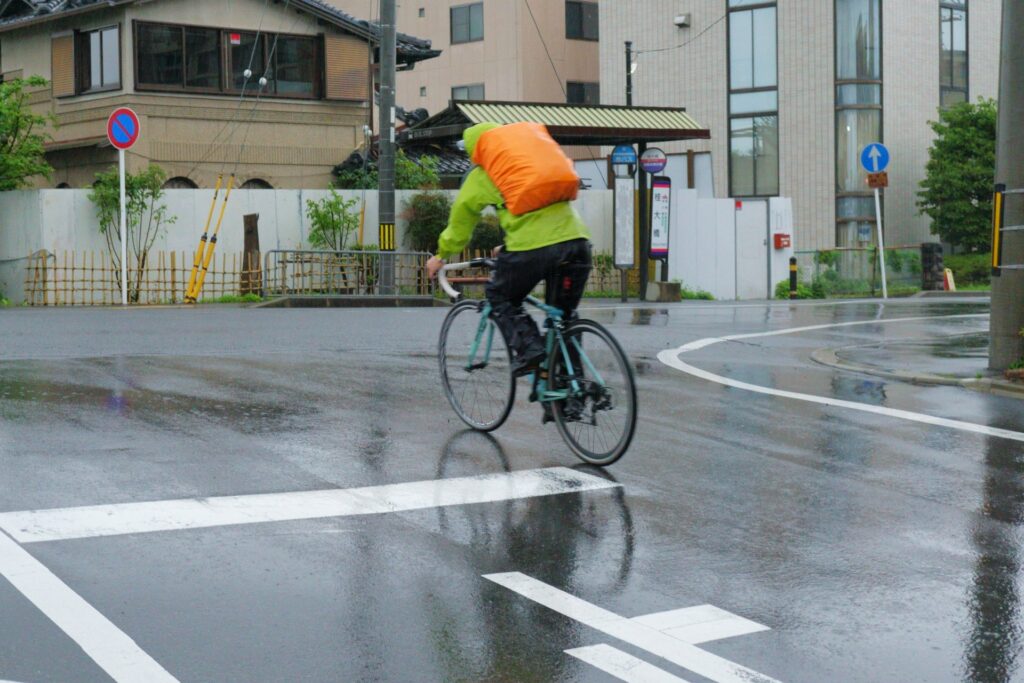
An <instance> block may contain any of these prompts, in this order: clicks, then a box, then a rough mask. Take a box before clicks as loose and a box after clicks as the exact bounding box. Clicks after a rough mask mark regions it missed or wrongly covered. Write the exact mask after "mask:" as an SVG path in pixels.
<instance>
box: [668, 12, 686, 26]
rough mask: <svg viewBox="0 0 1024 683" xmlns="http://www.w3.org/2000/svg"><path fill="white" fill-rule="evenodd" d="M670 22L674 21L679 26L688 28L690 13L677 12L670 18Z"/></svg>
mask: <svg viewBox="0 0 1024 683" xmlns="http://www.w3.org/2000/svg"><path fill="white" fill-rule="evenodd" d="M672 23H674V24H675V25H676V26H678V27H679V28H689V27H690V13H689V12H686V13H684V14H677V15H676V18H675V19H673V20H672Z"/></svg>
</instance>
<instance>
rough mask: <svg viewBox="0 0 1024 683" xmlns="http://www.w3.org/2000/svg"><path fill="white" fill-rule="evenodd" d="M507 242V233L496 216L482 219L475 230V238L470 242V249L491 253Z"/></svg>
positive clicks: (482, 217)
mask: <svg viewBox="0 0 1024 683" xmlns="http://www.w3.org/2000/svg"><path fill="white" fill-rule="evenodd" d="M504 241H505V232H504V231H503V230H502V229H501V223H500V222H498V217H497V216H495V215H494V214H488V215H486V216H481V217H480V222H479V223H477V224H476V228H474V229H473V238H472V239H470V240H469V248H470V249H476V250H481V251H490V250H491V249H494V247H496V246H498V245H499V244H501V243H502V242H504Z"/></svg>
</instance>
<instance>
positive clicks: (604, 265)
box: [591, 252, 615, 275]
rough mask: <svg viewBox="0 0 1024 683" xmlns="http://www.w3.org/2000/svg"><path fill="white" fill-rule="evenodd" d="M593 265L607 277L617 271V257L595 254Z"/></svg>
mask: <svg viewBox="0 0 1024 683" xmlns="http://www.w3.org/2000/svg"><path fill="white" fill-rule="evenodd" d="M591 263H592V267H593V269H594V270H595V271H597V272H598V273H601V274H603V275H607V274H608V273H610V272H612V271H613V270H615V257H614V256H613V255H612V254H608V253H606V252H600V253H597V254H594V255H593V256H592V257H591Z"/></svg>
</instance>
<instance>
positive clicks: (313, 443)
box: [0, 301, 1024, 683]
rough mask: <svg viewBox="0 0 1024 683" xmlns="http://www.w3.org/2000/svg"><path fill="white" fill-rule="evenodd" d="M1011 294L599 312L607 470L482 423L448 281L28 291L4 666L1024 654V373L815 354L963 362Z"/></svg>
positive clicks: (396, 673)
mask: <svg viewBox="0 0 1024 683" xmlns="http://www.w3.org/2000/svg"><path fill="white" fill-rule="evenodd" d="M986 311H987V304H986V303H984V302H971V301H966V302H957V303H946V302H939V303H931V302H891V303H888V304H886V305H884V306H883V305H880V304H877V303H864V302H852V303H841V304H826V305H795V306H790V305H788V304H781V305H760V304H744V305H727V304H699V305H678V306H677V305H671V306H656V307H649V306H632V305H627V306H618V305H615V306H592V307H590V308H589V309H588V310H586V311H584V315H586V316H588V317H592V318H595V319H597V320H598V321H600V322H602V323H603V324H606V325H607V326H608V327H609V328H610V329H611V330H612V331H613V332H614V334H615V335H616V336H617V337H618V338H619V340H620V341H621V342H622V344H623V346H624V347H625V348H626V349H627V350H628V352H629V354H630V356H631V357H632V359H633V361H634V363H635V365H636V368H637V377H638V383H639V388H640V406H639V407H640V424H639V430H638V435H637V439H636V441H635V443H634V445H633V447H632V449H631V451H630V452H629V453H628V454H627V455H626V457H625V458H624V459H623V460H622V461H621V462H620V463H619V464H617V465H616V466H614V467H612V468H610V469H609V470H608V471H600V470H596V469H594V468H590V467H586V466H583V465H580V464H577V463H576V462H574V460H573V459H572V457H571V455H570V454H569V453H568V452H567V451H566V450H565V447H564V446H563V445H562V443H561V440H560V439H559V438H558V436H557V433H556V432H555V430H554V427H553V426H551V425H547V426H542V425H541V420H540V411H539V410H538V409H537V407H536V406H533V405H530V404H528V403H526V402H525V401H520V402H519V403H517V405H516V408H515V410H514V411H513V414H512V416H511V418H510V420H509V422H508V424H506V425H505V426H504V427H502V428H501V429H500V430H499V431H498V432H496V433H495V434H494V435H493V436H489V435H484V434H479V433H475V432H469V431H465V430H464V429H463V428H462V424H461V422H460V421H459V420H458V419H457V418H456V417H455V416H454V415H453V414H452V413H451V410H450V408H449V407H448V405H447V403H446V402H445V401H444V398H443V396H442V394H441V392H440V388H439V385H438V378H437V370H436V358H435V356H434V353H433V348H434V344H435V342H436V334H437V331H438V329H439V327H440V322H441V319H442V317H443V315H444V311H443V310H422V309H421V310H391V311H371V310H351V311H346V310H340V309H334V310H325V311H319V310H317V311H303V310H276V311H271V310H243V309H217V310H215V309H205V310H204V309H200V310H195V311H179V310H167V311H137V312H134V311H133V312H128V313H127V314H125V312H115V311H107V310H96V311H60V310H58V311H36V310H10V311H3V312H0V340H2V344H0V473H2V482H3V484H2V485H0V529H3V531H0V534H2V537H0V541H3V542H4V543H2V544H0V574H3V576H4V577H5V578H0V613H2V614H3V615H4V618H3V619H0V679H3V680H14V681H23V682H25V683H35V682H37V681H69V680H74V681H85V682H91V681H109V680H111V678H113V679H114V680H143V678H140V677H139V676H135V677H134V678H133V675H132V674H131V673H130V669H131V665H132V663H133V662H135V663H138V662H139V661H142V658H143V657H145V658H150V659H151V661H152V662H155V663H156V665H157V666H158V667H159V668H160V669H162V670H163V671H165V672H166V673H167V675H168V676H169V677H171V678H170V680H178V681H211V680H245V681H279V680H304V681H340V680H344V681H381V680H387V681H391V680H402V681H406V680H416V681H421V680H422V681H456V680H465V681H608V680H613V679H614V678H615V677H619V678H621V679H622V680H629V679H628V678H623V677H624V676H627V675H639V674H638V673H637V672H644V673H645V674H647V675H649V676H650V677H652V679H656V680H684V681H698V680H712V681H724V680H734V679H735V677H737V676H741V675H746V674H742V672H744V671H749V672H751V674H750V675H754V673H755V672H756V675H758V676H762V677H764V678H765V679H771V680H778V681H787V682H798V681H806V682H808V683H810V682H818V681H824V680H829V681H863V682H869V681H870V682H874V681H880V680H886V681H889V680H892V681H909V680H927V681H963V680H970V681H997V682H1002V681H1015V680H1021V679H1022V672H1021V667H1020V652H1021V647H1022V623H1024V622H1022V617H1021V614H1020V586H1019V581H1020V575H1021V572H1020V563H1021V558H1022V552H1021V543H1022V541H1024V538H1022V522H1024V472H1022V466H1024V465H1022V463H1024V444H1022V443H1020V442H1019V441H1015V440H1013V439H1009V438H1004V434H1003V432H1004V431H1005V432H1013V433H1018V432H1020V431H1022V428H1024V402H1021V401H1019V400H1017V399H1012V398H1005V397H999V396H994V395H988V394H982V393H977V392H971V391H967V390H964V389H962V388H960V387H952V386H934V387H918V386H913V385H910V384H905V383H902V382H898V381H894V380H887V379H882V378H880V377H877V376H874V375H868V374H860V373H850V372H844V371H840V370H836V369H834V368H831V367H825V366H822V365H820V364H818V363H815V362H814V361H813V360H811V354H812V353H814V352H815V351H816V350H818V349H823V348H828V349H858V350H859V351H857V352H856V353H866V354H869V355H870V358H862V359H861V360H863V361H864V362H878V363H881V364H883V365H892V364H895V363H905V362H909V361H908V360H907V359H908V358H913V359H915V361H916V362H920V354H921V353H930V354H933V355H934V357H935V359H936V360H935V361H934V362H935V363H936V364H941V363H945V362H947V361H948V360H949V359H950V358H953V359H955V362H956V363H959V364H961V366H958V367H961V369H960V370H959V371H961V372H964V373H968V372H970V368H969V367H967V366H968V365H969V364H970V363H971V362H972V360H971V359H974V358H976V357H977V353H976V348H975V350H974V351H972V350H971V349H972V348H974V347H976V346H977V344H976V343H975V342H976V340H977V339H978V338H979V336H980V335H982V334H983V333H984V332H985V330H986V328H987V319H986V317H985V316H984V314H985V313H986ZM952 316H956V317H952ZM964 316H970V317H964ZM894 318H918V320H915V321H906V322H900V323H896V322H885V323H882V322H880V321H883V320H891V319H894ZM845 323H856V324H850V325H844V326H841V327H836V325H840V324H845ZM793 328H814V329H810V330H806V331H804V332H800V333H797V334H778V333H779V332H781V331H783V330H790V329H793ZM765 333H776V334H772V335H768V336H766V335H765ZM725 338H731V339H730V341H727V342H722V343H715V344H695V342H698V341H699V340H704V339H715V340H720V339H725ZM184 339H188V348H189V353H188V355H187V356H186V355H185V354H183V353H182V352H181V349H182V348H184V345H183V342H182V340H184ZM961 342H963V343H962V344H961ZM972 343H974V347H972V346H971V344H972ZM686 345H693V346H694V348H692V350H691V351H688V352H686V353H685V354H683V355H682V356H676V357H677V358H681V359H682V360H684V361H685V362H686V363H687V364H689V365H691V366H692V367H694V368H697V369H699V370H701V371H703V372H705V373H707V374H709V375H714V376H715V377H721V378H726V379H728V380H730V382H732V383H731V384H730V383H721V382H718V381H713V380H709V379H708V378H706V377H702V376H700V375H696V376H695V375H693V374H684V373H681V372H679V371H678V370H677V369H674V368H673V367H669V366H667V365H665V364H663V363H662V362H660V361H659V360H658V358H659V354H663V355H664V352H672V351H673V350H675V349H679V348H680V347H683V346H686ZM919 351H920V352H919ZM851 353H852V351H851ZM943 359H945V360H943ZM924 365H925V366H928V365H929V361H927V359H926V360H925V361H924ZM738 385H751V386H758V387H764V388H768V389H771V390H772V392H775V394H774V395H773V394H764V393H755V392H752V391H749V390H747V389H745V388H744V387H743V386H738ZM787 393H790V394H801V395H809V396H818V397H824V398H825V399H827V402H826V403H825V404H821V403H812V402H808V401H805V400H794V399H791V398H787V397H786V394H787ZM780 394H781V395H780ZM846 403H856V404H859V405H862V406H868V407H871V408H877V409H879V410H878V412H865V411H864V410H859V409H850V408H849V407H848V406H846ZM900 413H908V414H915V415H923V416H930V417H932V418H935V419H936V420H938V423H931V424H929V423H928V422H927V421H920V420H917V421H913V420H905V419H900V418H899V417H894V415H899V414H900ZM951 423H958V424H959V423H963V424H974V425H979V426H982V427H984V428H985V429H983V430H981V433H979V432H978V431H970V430H964V429H956V428H950V427H949V425H950V424H951ZM97 506H102V507H97ZM332 506H333V507H332ZM33 511H40V512H33ZM197 519H203V520H206V521H207V523H204V524H197V523H196V520H197ZM118 525H120V526H118ZM114 527H116V529H117V530H116V532H112V533H115V535H110V533H108V532H109V530H110V529H111V528H114ZM104 529H106V530H107V531H106V532H104V533H100V532H101V531H103V530H104ZM5 544H6V545H5ZM5 548H6V550H4V549H5ZM18 558H20V559H19V562H21V564H20V565H18V566H20V567H22V569H20V570H17V573H15V572H16V570H15V569H14V568H13V567H14V560H15V559H18ZM25 567H30V568H31V570H30V571H29V570H26V569H25ZM47 573H48V574H49V575H50V576H52V577H53V578H54V579H56V580H58V581H59V582H60V583H61V584H63V585H64V586H66V588H67V590H68V591H70V593H69V594H68V596H69V600H68V601H66V602H67V604H72V603H75V604H77V603H76V602H75V601H76V600H77V601H80V602H81V604H82V605H85V606H87V607H88V608H90V609H94V610H95V620H94V621H92V622H89V621H88V620H86V621H82V622H79V630H77V631H76V626H75V624H74V623H73V622H74V620H75V619H76V618H79V617H80V616H81V615H80V614H79V613H77V612H76V611H75V609H76V608H74V607H72V608H67V610H69V611H65V612H61V611H60V610H61V609H65V608H64V607H60V605H56V606H55V605H51V604H48V603H47V601H46V599H45V596H44V594H43V593H41V592H39V591H37V590H36V587H39V586H43V585H44V583H45V581H44V579H45V580H49V579H46V574H47ZM15 576H18V577H20V578H18V579H15V580H12V579H13V577H15ZM25 577H36V578H34V579H32V580H31V581H29V580H28V579H26V578H25ZM497 577H501V578H500V581H496V580H495V578H497ZM26 581H28V583H26ZM33 581H38V582H39V583H32V582H33ZM513 586H514V588H512V587H513ZM545 596H546V597H545ZM61 604H64V603H61ZM82 609H84V608H82ZM587 615H590V616H587ZM69 619H70V621H69ZM88 623H92V624H93V625H94V626H95V629H94V630H93V631H92V633H93V634H96V633H102V634H106V635H105V636H104V637H103V638H92V639H90V635H89V633H83V632H82V631H81V629H80V625H81V624H88ZM117 634H121V636H123V637H124V638H125V639H127V640H126V642H127V643H133V644H134V646H135V647H136V648H137V652H135V651H134V650H132V649H131V647H128V646H127V645H125V647H121V648H120V649H117V648H114V649H111V647H110V643H113V642H119V641H118V639H119V638H120V637H121V636H118V635H117ZM716 634H717V635H716ZM666 639H667V640H666ZM673 639H674V640H673ZM133 652H134V653H135V654H132V653H133ZM702 653H703V654H702ZM133 657H134V658H135V659H133ZM112 658H113V659H112ZM118 658H120V659H118ZM119 662H120V663H119ZM124 662H128V664H129V666H128V669H127V670H128V671H129V673H125V671H126V669H124V668H119V667H121V666H122V664H123V663H124ZM142 670H143V669H139V671H142ZM624 672H633V673H632V674H627V673H624ZM657 677H661V678H657ZM665 677H667V678H665Z"/></svg>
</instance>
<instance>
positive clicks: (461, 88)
mask: <svg viewBox="0 0 1024 683" xmlns="http://www.w3.org/2000/svg"><path fill="white" fill-rule="evenodd" d="M482 99H484V84H483V83H475V84H473V85H457V86H455V87H454V88H452V100H453V101H454V100H482Z"/></svg>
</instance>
